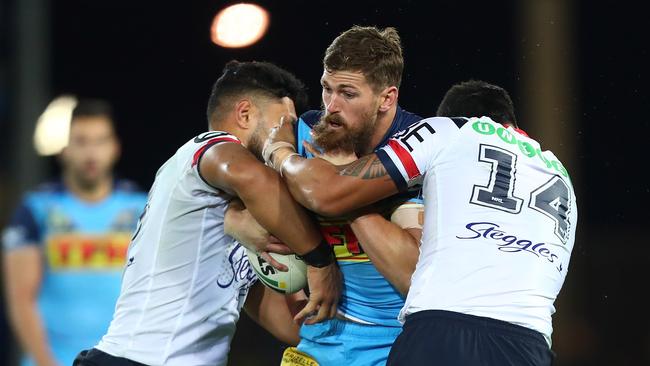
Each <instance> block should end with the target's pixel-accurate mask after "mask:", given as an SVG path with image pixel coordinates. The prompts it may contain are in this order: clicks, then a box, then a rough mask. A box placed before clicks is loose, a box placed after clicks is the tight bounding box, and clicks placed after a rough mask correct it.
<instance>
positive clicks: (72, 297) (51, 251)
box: [2, 100, 146, 366]
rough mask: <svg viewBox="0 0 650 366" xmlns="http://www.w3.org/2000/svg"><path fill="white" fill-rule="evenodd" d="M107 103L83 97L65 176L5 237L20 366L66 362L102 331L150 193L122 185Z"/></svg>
mask: <svg viewBox="0 0 650 366" xmlns="http://www.w3.org/2000/svg"><path fill="white" fill-rule="evenodd" d="M119 155H120V145H119V142H118V139H117V136H116V134H115V129H114V125H113V119H112V113H111V107H110V105H109V104H108V103H107V102H106V101H103V100H81V101H79V103H78V104H77V106H76V107H75V109H74V111H73V114H72V120H71V122H70V139H69V143H68V146H67V147H66V148H65V149H64V150H63V151H62V152H61V155H60V163H61V166H62V176H61V179H60V180H58V181H55V182H50V183H46V184H43V185H42V186H40V187H38V188H37V189H36V190H35V191H33V192H30V193H28V194H27V195H26V196H25V197H24V198H23V200H22V202H21V203H20V205H19V206H18V208H17V209H16V210H15V211H14V214H13V216H12V218H11V219H10V221H9V224H8V226H7V227H6V228H5V230H4V232H3V236H2V243H3V249H4V256H3V257H4V258H3V262H4V271H5V272H4V282H5V291H6V298H7V309H8V313H9V319H10V322H11V325H12V328H13V330H14V334H15V336H16V339H17V340H18V342H19V344H20V345H21V346H22V349H23V351H24V353H25V356H24V357H23V358H22V362H21V364H22V365H33V364H35V365H39V366H46V365H47V366H49V365H70V364H72V361H73V359H74V357H75V356H76V354H77V353H78V352H79V350H80V349H85V348H90V347H92V346H94V345H95V344H96V343H97V341H99V339H100V338H101V336H102V335H103V334H104V333H105V332H106V329H107V328H108V325H109V323H110V321H111V318H112V316H113V310H114V307H115V301H116V299H117V296H118V295H119V292H120V282H121V281H120V280H121V272H122V268H123V265H124V260H125V255H126V251H127V247H128V245H129V242H130V236H131V233H132V232H133V230H134V228H135V226H136V223H137V219H138V216H139V215H140V213H141V211H142V209H143V208H144V205H145V202H146V195H145V194H143V193H141V192H139V191H136V189H135V187H134V185H133V184H131V183H129V182H127V181H124V180H117V179H115V177H114V176H113V166H114V164H115V162H116V161H117V159H118V157H119Z"/></svg>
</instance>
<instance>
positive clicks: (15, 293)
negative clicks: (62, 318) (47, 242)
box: [4, 245, 56, 366]
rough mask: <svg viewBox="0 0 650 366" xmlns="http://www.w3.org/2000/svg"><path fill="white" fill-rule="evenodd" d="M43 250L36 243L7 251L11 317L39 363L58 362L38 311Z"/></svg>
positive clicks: (6, 289) (17, 333)
mask: <svg viewBox="0 0 650 366" xmlns="http://www.w3.org/2000/svg"><path fill="white" fill-rule="evenodd" d="M41 265H42V264H41V252H40V250H39V248H38V247H37V246H35V245H27V246H24V247H21V248H17V249H14V250H11V251H8V252H5V255H4V282H5V291H6V296H7V303H8V307H9V318H10V321H11V325H12V327H13V330H14V332H15V334H16V336H17V337H18V340H19V341H20V344H21V346H22V348H23V350H24V351H25V352H26V353H28V354H29V355H30V356H31V357H32V358H33V359H34V361H35V362H36V364H37V365H39V366H46V365H47V366H50V365H56V361H55V360H54V357H53V355H52V352H51V350H50V347H49V345H48V342H47V336H46V334H45V329H44V327H43V323H42V320H41V316H40V314H39V312H38V306H37V299H38V291H39V289H40V285H41V276H42V269H41V268H42V267H41Z"/></svg>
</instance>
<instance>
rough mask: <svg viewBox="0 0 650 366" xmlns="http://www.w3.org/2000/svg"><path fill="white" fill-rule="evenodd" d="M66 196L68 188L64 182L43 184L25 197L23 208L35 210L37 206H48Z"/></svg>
mask: <svg viewBox="0 0 650 366" xmlns="http://www.w3.org/2000/svg"><path fill="white" fill-rule="evenodd" d="M65 194H66V188H65V186H64V185H63V182H61V181H59V180H52V181H47V182H43V183H41V184H39V185H38V186H36V187H35V188H34V189H32V190H30V191H28V192H26V193H25V194H24V195H23V197H22V200H21V206H25V207H27V208H29V209H35V207H36V206H44V205H47V204H48V203H49V202H52V200H56V199H58V198H61V197H63V196H64V195H65Z"/></svg>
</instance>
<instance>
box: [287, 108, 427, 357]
mask: <svg viewBox="0 0 650 366" xmlns="http://www.w3.org/2000/svg"><path fill="white" fill-rule="evenodd" d="M321 114H322V112H321V111H309V112H306V113H304V114H303V115H302V116H301V117H300V119H299V120H298V123H297V124H296V131H295V132H296V139H297V146H298V152H299V153H300V154H302V155H303V156H305V157H308V158H311V157H313V156H312V155H311V154H310V153H309V152H307V151H305V150H304V148H303V145H302V143H303V141H308V142H311V141H312V136H311V129H312V127H313V126H314V125H315V124H316V123H318V120H319V119H320V116H321ZM419 120H421V118H420V117H419V116H417V115H414V114H412V113H409V112H406V111H404V110H402V109H401V108H399V107H398V109H397V113H396V115H395V118H394V119H393V123H392V125H391V128H390V129H389V130H388V131H387V133H386V136H385V137H384V139H383V140H382V141H381V142H380V144H379V145H378V146H377V147H376V148H379V147H382V146H383V145H385V144H386V143H387V141H388V138H389V137H390V136H392V135H394V134H395V133H398V132H400V131H402V130H405V129H406V128H407V127H408V126H410V125H411V124H413V123H415V122H418V121H419ZM390 200H391V201H392V202H395V203H396V205H395V206H393V207H392V209H388V210H387V211H386V212H383V214H384V217H386V218H389V217H390V214H391V213H392V210H393V209H394V208H396V206H398V205H399V204H401V203H404V202H407V201H408V202H418V203H422V200H421V199H420V198H419V191H418V190H415V191H412V192H408V193H407V194H404V195H401V196H400V197H397V198H395V197H393V198H391V199H390ZM387 206H388V207H390V205H387ZM317 218H318V220H319V226H320V229H321V233H322V235H323V238H324V239H325V240H326V241H327V242H328V243H329V244H330V245H331V246H332V247H333V249H334V253H335V254H336V258H337V261H338V264H339V267H340V268H341V273H342V274H343V290H342V293H341V299H340V301H339V304H338V311H339V312H340V313H341V315H342V316H343V317H345V318H346V319H348V320H351V321H353V322H356V323H357V324H355V323H353V322H342V321H340V320H336V319H334V320H329V321H326V322H324V323H321V324H315V325H303V326H302V327H301V332H300V335H301V343H300V344H299V345H298V349H299V350H300V351H302V352H305V353H307V354H309V355H311V356H312V357H314V358H315V359H316V361H318V362H319V363H320V365H321V366H329V365H340V364H354V365H360V366H363V365H382V364H384V363H385V361H386V359H387V357H388V352H389V351H390V346H391V345H392V343H393V341H394V340H395V338H396V337H397V335H398V334H399V332H400V330H401V327H402V325H401V323H400V322H399V321H398V320H397V317H398V315H399V312H400V310H401V309H402V307H403V306H404V298H403V297H402V295H401V294H400V293H399V292H398V291H397V289H395V287H393V286H392V285H391V284H390V282H388V280H386V278H384V276H382V275H381V273H379V271H378V270H377V268H376V267H375V266H374V264H373V263H372V262H371V261H370V259H369V258H368V255H366V253H365V252H364V251H363V243H360V242H359V240H358V239H357V238H356V236H355V235H354V232H353V231H352V228H351V227H350V225H349V224H348V223H347V220H346V219H345V218H340V219H337V218H323V217H317ZM346 323H347V324H348V325H347V326H346V325H345V324H346ZM341 351H343V352H344V354H343V355H338V354H339V353H340V352H341ZM335 355H338V356H336V357H335ZM344 356H345V357H344ZM332 357H334V358H332ZM341 357H344V358H341ZM341 362H343V363H341ZM349 362H352V363H349Z"/></svg>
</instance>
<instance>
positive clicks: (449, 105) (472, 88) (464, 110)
mask: <svg viewBox="0 0 650 366" xmlns="http://www.w3.org/2000/svg"><path fill="white" fill-rule="evenodd" d="M436 115H437V116H442V117H482V116H487V117H490V118H491V119H492V120H493V121H495V122H498V123H502V124H503V123H510V124H512V125H513V126H514V127H517V119H516V118H515V107H514V105H513V104H512V99H510V95H508V92H507V91H506V90H505V89H503V88H502V87H500V86H497V85H493V84H490V83H487V82H485V81H481V80H469V81H464V82H462V83H458V84H456V85H454V86H452V87H451V88H450V89H449V90H448V91H447V93H446V94H445V96H444V98H443V99H442V102H440V105H439V106H438V111H437V112H436Z"/></svg>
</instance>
